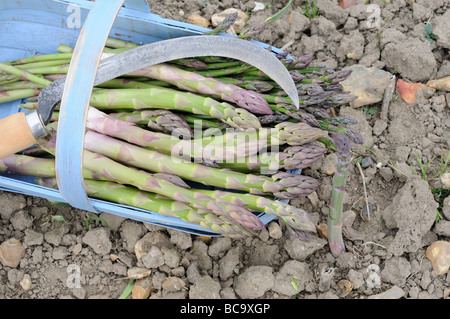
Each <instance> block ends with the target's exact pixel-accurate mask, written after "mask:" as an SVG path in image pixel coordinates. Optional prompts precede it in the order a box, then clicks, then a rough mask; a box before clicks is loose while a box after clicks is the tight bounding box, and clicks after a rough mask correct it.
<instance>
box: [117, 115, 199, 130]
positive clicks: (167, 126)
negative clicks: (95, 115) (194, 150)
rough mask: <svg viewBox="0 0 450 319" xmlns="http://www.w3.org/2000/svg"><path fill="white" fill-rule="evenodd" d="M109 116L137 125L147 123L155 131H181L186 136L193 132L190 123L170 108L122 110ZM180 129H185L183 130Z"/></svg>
mask: <svg viewBox="0 0 450 319" xmlns="http://www.w3.org/2000/svg"><path fill="white" fill-rule="evenodd" d="M109 116H111V117H113V118H116V119H119V120H122V121H126V122H130V123H134V124H137V125H146V126H148V127H149V128H150V129H151V130H153V131H159V132H165V133H172V132H175V133H177V132H179V133H183V135H186V136H187V135H189V134H191V135H192V134H193V133H192V130H191V127H190V126H189V124H188V123H187V122H186V121H185V120H184V119H183V118H182V117H181V116H179V115H177V114H175V113H172V112H171V111H169V110H149V111H145V110H144V111H135V112H120V113H110V114H109ZM180 130H184V131H183V132H182V131H180Z"/></svg>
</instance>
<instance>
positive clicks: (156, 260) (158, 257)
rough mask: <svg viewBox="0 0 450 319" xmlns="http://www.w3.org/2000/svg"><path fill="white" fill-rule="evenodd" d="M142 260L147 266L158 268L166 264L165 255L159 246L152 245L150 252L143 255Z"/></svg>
mask: <svg viewBox="0 0 450 319" xmlns="http://www.w3.org/2000/svg"><path fill="white" fill-rule="evenodd" d="M141 261H142V263H143V264H144V266H145V267H147V268H158V267H159V266H162V265H164V256H163V253H162V251H161V249H160V248H159V247H157V246H152V247H150V250H149V251H148V253H146V254H145V255H144V256H143V257H142V259H141Z"/></svg>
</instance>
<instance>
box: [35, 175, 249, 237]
mask: <svg viewBox="0 0 450 319" xmlns="http://www.w3.org/2000/svg"><path fill="white" fill-rule="evenodd" d="M36 183H37V184H38V185H42V186H46V187H49V188H57V185H56V179H54V178H39V179H37V181H36ZM84 183H85V186H86V193H87V194H88V195H89V196H90V197H93V198H98V199H102V200H107V201H111V202H115V203H119V204H125V205H129V206H133V207H137V208H142V209H146V210H149V211H153V212H156V213H159V214H161V215H163V216H168V217H176V218H180V219H181V220H183V221H185V222H187V223H191V224H196V225H200V226H201V227H203V228H206V229H209V230H211V231H213V232H215V233H218V234H221V235H223V236H227V237H231V238H244V237H247V236H252V235H254V233H253V232H252V231H251V230H249V229H247V228H245V227H242V226H241V225H239V224H236V223H235V222H233V221H232V220H231V219H230V218H228V217H226V216H218V215H215V214H213V213H211V212H209V211H205V210H196V209H193V208H192V207H191V206H190V205H188V204H185V203H182V202H178V201H175V200H172V199H168V198H161V196H159V195H157V194H154V193H149V192H144V191H141V190H139V189H137V188H135V187H132V186H126V185H121V184H118V183H114V182H107V181H106V182H105V181H94V180H89V179H85V180H84Z"/></svg>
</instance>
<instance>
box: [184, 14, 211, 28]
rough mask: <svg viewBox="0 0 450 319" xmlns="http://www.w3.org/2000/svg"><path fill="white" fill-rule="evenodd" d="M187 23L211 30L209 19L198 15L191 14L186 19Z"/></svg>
mask: <svg viewBox="0 0 450 319" xmlns="http://www.w3.org/2000/svg"><path fill="white" fill-rule="evenodd" d="M186 22H187V23H191V24H195V25H198V26H200V27H203V28H209V26H210V25H211V23H210V22H209V20H208V19H206V18H204V17H202V16H200V15H198V14H191V15H189V16H188V17H187V19H186Z"/></svg>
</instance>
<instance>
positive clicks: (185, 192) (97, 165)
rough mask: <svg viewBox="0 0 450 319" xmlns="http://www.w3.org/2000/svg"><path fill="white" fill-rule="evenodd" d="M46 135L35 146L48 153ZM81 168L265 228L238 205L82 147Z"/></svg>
mask: <svg viewBox="0 0 450 319" xmlns="http://www.w3.org/2000/svg"><path fill="white" fill-rule="evenodd" d="M49 136H50V138H49V139H46V140H45V141H39V142H40V143H39V145H40V146H41V147H42V148H43V149H45V150H47V151H48V152H49V153H52V152H53V153H54V148H55V145H56V134H55V133H54V132H51V133H50V135H49ZM83 167H84V168H85V169H89V170H91V171H94V172H96V173H98V174H100V175H101V176H103V177H105V178H107V179H109V180H112V181H116V182H119V183H121V184H129V185H132V186H135V187H137V188H139V189H141V190H143V191H148V192H153V193H157V194H160V195H163V196H167V197H169V198H172V199H174V200H177V201H181V202H183V203H187V204H192V205H194V206H193V207H194V208H198V209H206V210H211V211H213V212H214V213H216V214H219V215H225V216H228V217H230V218H233V220H235V221H236V222H237V223H240V224H241V225H243V226H244V227H247V228H250V229H255V230H260V229H264V228H265V227H264V224H263V223H262V222H261V220H260V219H259V218H258V217H256V216H255V215H254V214H252V213H250V212H249V211H248V210H246V209H244V208H242V207H239V206H236V205H233V204H230V203H227V202H224V201H221V200H215V199H213V198H211V197H208V196H206V195H204V194H199V193H198V192H195V191H191V190H190V189H185V188H183V187H179V186H177V185H174V184H173V183H171V182H169V181H167V180H164V179H161V178H157V177H155V176H153V175H152V174H150V173H148V172H145V171H140V170H137V169H135V168H130V167H127V166H125V165H122V164H120V163H118V162H115V161H113V160H111V159H109V158H107V157H105V156H103V155H100V154H97V153H94V152H90V151H89V150H86V149H85V150H84V156H83ZM165 173H167V172H165Z"/></svg>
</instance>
